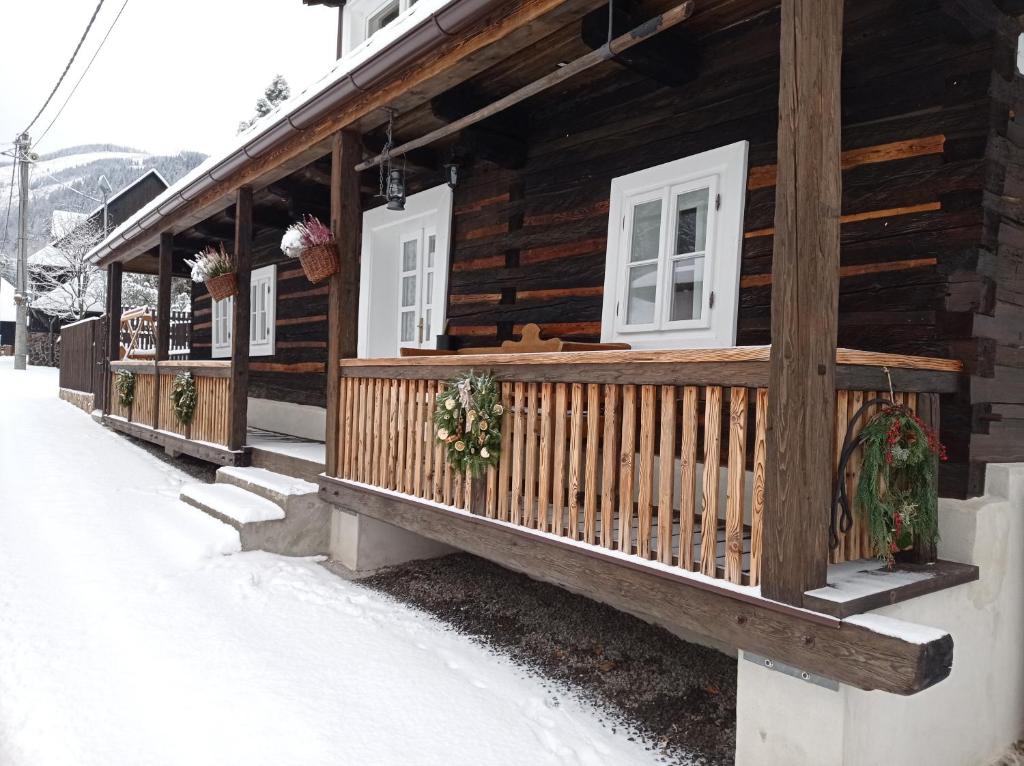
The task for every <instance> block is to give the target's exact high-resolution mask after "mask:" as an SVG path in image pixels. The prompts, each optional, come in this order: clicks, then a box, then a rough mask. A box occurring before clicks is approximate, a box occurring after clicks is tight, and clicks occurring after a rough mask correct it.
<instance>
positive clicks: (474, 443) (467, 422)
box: [434, 370, 505, 476]
mask: <svg viewBox="0 0 1024 766" xmlns="http://www.w3.org/2000/svg"><path fill="white" fill-rule="evenodd" d="M504 411H505V408H504V407H503V406H502V404H501V394H500V393H499V390H498V384H497V382H495V380H494V377H493V376H492V375H490V374H488V373H481V374H479V375H478V374H476V373H474V372H473V371H472V370H470V371H469V372H465V373H463V374H461V375H459V376H457V377H456V378H454V379H452V380H451V381H449V382H448V384H447V385H446V386H445V387H444V389H443V390H442V391H441V392H440V393H439V394H438V395H437V403H436V406H435V408H434V433H435V435H436V436H437V438H438V440H439V441H442V442H444V445H445V459H446V460H447V461H448V463H449V465H451V467H452V468H453V469H454V470H455V472H456V473H459V474H464V475H465V474H468V475H470V476H479V475H481V474H482V473H483V472H484V471H486V470H487V469H488V468H490V467H492V466H496V465H497V464H498V458H499V457H500V454H501V428H500V424H501V415H502V413H504Z"/></svg>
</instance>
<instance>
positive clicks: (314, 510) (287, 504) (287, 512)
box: [181, 466, 331, 556]
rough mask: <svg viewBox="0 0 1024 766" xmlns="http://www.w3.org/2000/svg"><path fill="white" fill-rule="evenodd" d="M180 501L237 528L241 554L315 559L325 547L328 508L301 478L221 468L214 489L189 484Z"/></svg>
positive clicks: (328, 531) (255, 469)
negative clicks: (312, 557)
mask: <svg viewBox="0 0 1024 766" xmlns="http://www.w3.org/2000/svg"><path fill="white" fill-rule="evenodd" d="M181 499H182V500H183V501H184V502H186V503H188V504H189V505H192V506H194V507H196V508H198V509H200V510H201V511H204V512H205V513H208V514H209V515H210V516H213V517H214V518H216V519H219V520H220V521H223V522H224V523H226V524H230V525H231V526H233V527H234V528H235V529H237V530H238V535H239V537H240V538H241V541H242V550H243V551H252V550H264V551H269V552H271V553H280V554H282V555H285V556H314V555H318V554H323V553H327V551H328V549H329V547H330V536H331V515H330V509H329V506H328V505H327V503H325V502H324V501H323V500H321V499H320V497H319V495H318V494H317V486H316V485H315V484H311V483H310V482H308V481H303V480H302V479H297V478H295V477H292V476H285V475H284V474H279V473H274V472H273V471H268V470H265V469H262V468H235V467H228V466H225V467H223V468H220V469H218V471H217V481H216V483H215V484H189V485H187V486H185V487H184V488H182V491H181Z"/></svg>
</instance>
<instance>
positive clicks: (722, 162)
mask: <svg viewBox="0 0 1024 766" xmlns="http://www.w3.org/2000/svg"><path fill="white" fill-rule="evenodd" d="M746 175H747V142H745V141H742V142H740V143H736V144H732V145H730V146H726V147H723V148H721V149H713V150H711V151H708V152H704V153H702V154H698V155H694V156H692V157H687V158H685V159H681V160H675V161H674V162H669V163H666V164H664V165H659V166H657V167H653V168H648V169H646V170H641V171H638V172H636V173H631V174H629V175H627V176H621V177H620V178H616V179H614V180H613V181H612V187H611V201H610V208H609V218H608V253H607V258H606V262H605V285H604V310H603V313H602V322H601V338H602V340H604V341H620V342H626V343H630V344H631V345H632V346H633V347H634V348H680V347H709V346H731V345H734V344H735V342H736V308H737V303H738V299H739V267H740V253H741V250H742V243H743V205H744V200H745V191H746Z"/></svg>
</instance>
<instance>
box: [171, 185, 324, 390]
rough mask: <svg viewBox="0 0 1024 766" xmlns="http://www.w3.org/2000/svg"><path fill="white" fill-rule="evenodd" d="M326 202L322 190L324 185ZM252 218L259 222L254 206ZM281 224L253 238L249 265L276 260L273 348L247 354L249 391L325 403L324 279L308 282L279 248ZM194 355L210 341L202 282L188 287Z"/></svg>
mask: <svg viewBox="0 0 1024 766" xmlns="http://www.w3.org/2000/svg"><path fill="white" fill-rule="evenodd" d="M324 193H325V196H324V202H325V203H326V202H327V196H326V193H327V190H326V189H325V190H324ZM255 215H256V223H257V225H259V224H260V220H259V211H257V212H256V214H255ZM283 235H284V230H283V229H280V228H273V227H270V226H259V228H258V230H257V234H256V236H255V238H254V241H253V253H252V257H253V268H254V269H258V268H262V267H264V266H269V265H270V264H277V320H276V322H277V324H276V326H275V328H274V329H275V333H276V337H275V352H276V353H275V354H274V355H273V356H254V357H251V361H250V364H249V395H250V396H253V397H257V398H261V399H273V400H277V401H285V402H293V403H296V404H309V405H313V406H317V407H323V406H325V404H326V399H325V394H324V392H325V385H326V378H325V374H324V370H325V369H326V358H327V291H328V287H327V284H326V283H324V284H320V285H313V284H310V283H309V281H308V280H307V279H306V276H305V274H303V272H302V267H301V266H300V265H299V262H298V261H297V260H292V259H290V258H286V257H285V256H284V255H283V254H282V253H281V249H280V243H281V237H282V236H283ZM192 312H193V321H194V322H195V324H194V325H193V327H192V332H193V336H192V354H191V358H193V359H209V358H210V344H211V337H212V336H211V323H210V319H211V316H210V314H211V312H210V295H209V293H208V292H207V291H206V288H205V286H204V285H201V284H200V285H194V286H193V289H192Z"/></svg>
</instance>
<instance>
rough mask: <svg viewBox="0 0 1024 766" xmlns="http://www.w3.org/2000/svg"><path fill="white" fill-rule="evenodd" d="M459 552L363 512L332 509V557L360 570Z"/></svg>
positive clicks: (345, 565)
mask: <svg viewBox="0 0 1024 766" xmlns="http://www.w3.org/2000/svg"><path fill="white" fill-rule="evenodd" d="M455 552H456V549H455V548H452V547H450V546H448V545H443V544H441V543H438V542H435V541H434V540H429V539H427V538H426V537H421V536H420V535H417V534H414V533H413V532H409V531H407V530H405V529H402V528H400V527H396V526H393V525H391V524H385V523H384V522H383V521H377V519H372V518H370V517H369V516H363V515H362V514H360V513H355V512H352V511H347V510H344V509H342V508H338V507H336V506H334V507H333V510H332V511H331V547H330V556H331V560H332V561H336V562H338V563H339V564H341V565H342V566H344V567H345V568H346V569H348V570H350V571H352V572H354V573H356V574H364V573H368V572H372V571H373V570H375V569H380V568H381V567H388V566H395V565H396V564H404V563H405V562H406V561H416V560H418V559H431V558H435V557H437V556H446V555H448V554H449V553H455Z"/></svg>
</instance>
